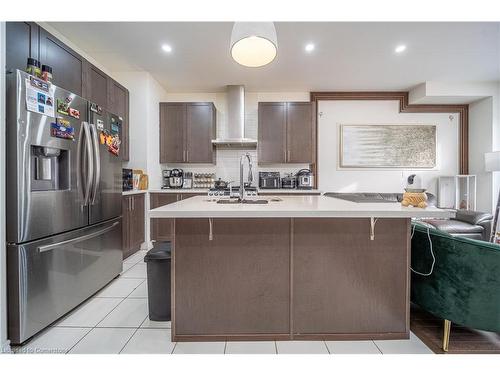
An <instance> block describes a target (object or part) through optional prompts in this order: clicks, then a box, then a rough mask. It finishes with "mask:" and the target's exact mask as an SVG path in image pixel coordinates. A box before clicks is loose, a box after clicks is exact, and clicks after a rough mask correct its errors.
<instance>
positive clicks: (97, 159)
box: [89, 124, 101, 204]
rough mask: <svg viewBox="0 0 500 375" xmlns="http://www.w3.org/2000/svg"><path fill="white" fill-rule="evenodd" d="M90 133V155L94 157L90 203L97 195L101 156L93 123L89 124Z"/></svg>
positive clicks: (93, 201) (92, 202)
mask: <svg viewBox="0 0 500 375" xmlns="http://www.w3.org/2000/svg"><path fill="white" fill-rule="evenodd" d="M89 129H90V133H91V134H92V143H93V151H94V152H93V153H92V157H93V159H94V164H95V169H94V175H93V185H94V186H93V189H92V190H93V191H92V198H91V202H90V204H94V203H95V198H96V195H97V189H98V188H99V181H100V180H101V157H100V154H99V140H98V139H97V128H96V127H95V125H94V124H90V125H89Z"/></svg>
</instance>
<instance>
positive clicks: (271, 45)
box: [231, 22, 278, 68]
mask: <svg viewBox="0 0 500 375" xmlns="http://www.w3.org/2000/svg"><path fill="white" fill-rule="evenodd" d="M277 53H278V39H277V37H276V29H275V28H274V23H273V22H235V23H234V26H233V31H232V33H231V56H232V58H233V59H234V60H235V61H236V62H237V63H238V64H241V65H243V66H248V67H252V68H256V67H259V66H264V65H267V64H269V63H270V62H272V61H273V60H274V58H275V57H276V55H277Z"/></svg>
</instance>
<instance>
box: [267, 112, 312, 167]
mask: <svg viewBox="0 0 500 375" xmlns="http://www.w3.org/2000/svg"><path fill="white" fill-rule="evenodd" d="M315 115H316V111H315V107H314V103H312V102H272V103H271V102H269V103H264V102H261V103H259V129H258V146H257V152H258V160H259V164H281V163H305V164H313V163H314V160H315V153H316V127H315Z"/></svg>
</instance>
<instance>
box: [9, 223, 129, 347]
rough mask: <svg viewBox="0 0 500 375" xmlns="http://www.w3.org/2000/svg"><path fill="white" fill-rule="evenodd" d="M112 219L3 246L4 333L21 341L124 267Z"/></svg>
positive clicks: (117, 229)
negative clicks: (6, 303)
mask: <svg viewBox="0 0 500 375" xmlns="http://www.w3.org/2000/svg"><path fill="white" fill-rule="evenodd" d="M121 230H122V223H121V217H120V218H118V219H115V220H110V221H106V222H104V223H101V224H98V225H94V226H91V227H87V228H84V229H79V230H76V231H72V232H68V233H65V234H61V235H57V236H54V237H50V238H47V239H44V240H39V241H33V242H29V243H26V244H22V245H11V246H9V247H8V249H7V277H8V280H7V284H8V285H7V288H8V320H9V323H8V326H9V327H8V329H9V332H8V335H9V339H10V340H11V342H12V343H13V344H19V343H22V342H24V341H26V340H27V339H29V338H30V337H31V336H33V335H34V334H36V333H37V332H39V331H40V330H42V329H43V328H45V327H47V326H48V325H49V324H51V323H52V322H54V321H55V320H57V319H58V318H60V317H61V316H63V315H64V314H66V313H67V312H69V311H70V310H71V309H73V308H74V307H76V306H77V305H79V304H80V303H82V302H83V301H85V300H86V299H87V298H89V297H90V296H91V295H93V294H94V293H95V292H97V291H98V290H99V289H101V288H102V287H103V286H105V285H106V284H107V283H108V282H109V281H111V280H112V279H113V278H114V277H116V276H117V275H118V274H119V273H120V272H121V271H122V250H121V247H122V233H121Z"/></svg>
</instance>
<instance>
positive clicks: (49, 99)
mask: <svg viewBox="0 0 500 375" xmlns="http://www.w3.org/2000/svg"><path fill="white" fill-rule="evenodd" d="M47 90H48V89H47ZM25 100H26V109H27V110H28V111H31V112H36V113H40V114H42V115H47V116H50V117H54V97H53V95H52V92H51V91H50V90H48V91H44V90H41V89H39V88H38V86H33V85H30V84H29V80H27V79H26V98H25Z"/></svg>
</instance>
